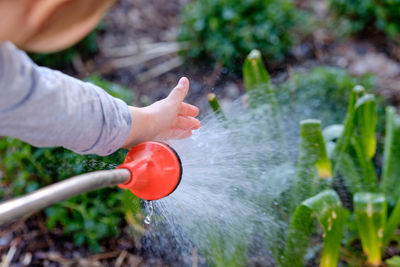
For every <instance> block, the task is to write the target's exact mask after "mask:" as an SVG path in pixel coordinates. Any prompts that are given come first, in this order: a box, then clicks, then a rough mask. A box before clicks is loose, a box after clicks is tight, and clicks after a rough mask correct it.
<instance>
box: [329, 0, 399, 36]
mask: <svg viewBox="0 0 400 267" xmlns="http://www.w3.org/2000/svg"><path fill="white" fill-rule="evenodd" d="M330 5H331V8H332V9H333V11H334V12H335V13H336V14H337V15H338V17H339V19H343V18H346V19H348V20H349V21H350V25H351V28H352V29H353V31H355V32H360V31H363V30H367V29H368V28H371V27H372V28H374V29H376V30H379V31H382V32H384V33H385V34H387V35H388V36H389V37H392V38H395V39H397V40H399V36H400V35H399V34H400V23H399V21H400V2H399V1H393V0H380V1H378V0H351V1H347V0H330Z"/></svg>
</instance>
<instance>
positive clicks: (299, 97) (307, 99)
mask: <svg viewBox="0 0 400 267" xmlns="http://www.w3.org/2000/svg"><path fill="white" fill-rule="evenodd" d="M374 80H375V78H374V77H373V76H372V75H369V74H367V75H363V76H359V77H357V76H351V75H350V74H349V73H348V72H347V71H346V70H344V69H340V68H336V67H327V66H320V67H314V68H312V69H310V70H307V71H304V70H303V71H301V70H295V71H293V72H291V73H290V76H289V79H288V80H287V81H285V82H283V83H281V84H277V85H276V89H275V94H276V98H277V101H278V103H279V105H280V112H281V116H283V117H285V116H290V117H292V116H293V115H295V114H302V115H303V116H304V117H299V118H298V120H304V119H308V118H315V117H317V118H318V119H319V120H321V122H322V124H323V126H326V125H330V124H336V123H339V122H341V120H342V119H343V117H344V116H345V114H346V108H347V103H348V100H349V98H350V94H351V89H352V88H354V87H355V86H356V85H357V84H363V85H364V86H365V87H366V88H373V85H374ZM378 101H380V102H381V100H380V99H379V100H378ZM380 102H379V103H380ZM380 113H383V112H381V111H379V114H380ZM293 127H296V126H295V125H294V126H293Z"/></svg>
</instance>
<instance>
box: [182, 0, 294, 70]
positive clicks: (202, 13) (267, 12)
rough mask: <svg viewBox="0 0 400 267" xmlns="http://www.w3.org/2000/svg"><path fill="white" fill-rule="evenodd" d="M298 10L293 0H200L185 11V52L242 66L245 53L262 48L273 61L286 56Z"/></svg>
mask: <svg viewBox="0 0 400 267" xmlns="http://www.w3.org/2000/svg"><path fill="white" fill-rule="evenodd" d="M297 14H298V11H297V10H296V9H295V6H294V4H293V1H291V0H282V1H279V0H240V1H229V0H197V1H194V2H190V3H189V4H187V5H186V7H185V8H184V11H183V13H182V18H181V20H182V22H181V29H180V33H179V37H178V39H179V41H181V42H182V43H184V44H185V45H187V46H188V47H190V49H188V50H185V51H184V52H182V53H183V56H184V57H185V58H186V59H188V60H192V59H201V60H203V59H205V60H207V61H210V62H221V63H222V64H223V65H225V66H227V67H229V68H230V69H233V70H240V66H241V65H242V63H243V60H244V58H245V55H247V54H248V53H249V52H250V51H251V50H252V49H255V48H259V49H260V51H261V53H262V54H263V56H264V57H265V58H266V59H268V60H269V61H282V60H283V59H284V58H285V55H286V53H287V52H288V50H289V48H290V46H291V44H292V43H293V37H292V35H291V31H290V30H291V28H292V27H293V26H294V25H295V24H296V22H297V18H298V15H297Z"/></svg>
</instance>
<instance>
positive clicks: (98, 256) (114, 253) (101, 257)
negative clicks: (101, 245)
mask: <svg viewBox="0 0 400 267" xmlns="http://www.w3.org/2000/svg"><path fill="white" fill-rule="evenodd" d="M119 254H120V251H118V250H115V251H111V252H106V253H102V254H96V255H93V256H91V257H90V259H91V260H97V261H99V260H105V259H109V258H115V257H117V256H118V255H119Z"/></svg>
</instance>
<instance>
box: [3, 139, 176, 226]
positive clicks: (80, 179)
mask: <svg viewBox="0 0 400 267" xmlns="http://www.w3.org/2000/svg"><path fill="white" fill-rule="evenodd" d="M181 177H182V164H181V161H180V158H179V156H178V154H177V153H176V152H175V151H174V149H172V148H171V147H170V146H168V145H166V144H163V143H159V142H144V143H141V144H139V145H137V146H135V147H134V148H132V149H131V150H130V151H129V153H128V154H127V156H126V158H125V160H124V162H123V164H121V165H120V166H118V167H117V169H115V170H107V171H97V172H92V173H87V174H82V175H78V176H75V177H72V178H69V179H67V180H64V181H61V182H58V183H55V184H52V185H49V186H46V187H44V188H42V189H39V190H36V191H34V192H32V193H30V194H27V195H24V196H21V197H18V198H15V199H11V200H8V201H5V202H4V203H1V204H0V224H6V223H10V222H12V221H14V220H16V219H18V218H21V217H24V216H27V215H30V214H32V213H35V212H37V211H39V210H41V209H44V208H46V207H48V206H51V205H53V204H55V203H58V202H60V201H63V200H67V199H69V198H71V197H73V196H76V195H79V194H82V193H84V192H87V191H91V190H95V189H99V188H103V187H108V186H115V185H118V186H119V187H120V188H123V189H129V190H130V191H131V192H132V193H133V194H134V195H136V196H137V197H139V198H142V199H145V200H157V199H160V198H164V197H166V196H168V195H169V194H171V193H172V192H173V191H174V190H175V189H176V188H177V187H178V185H179V182H180V180H181Z"/></svg>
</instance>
